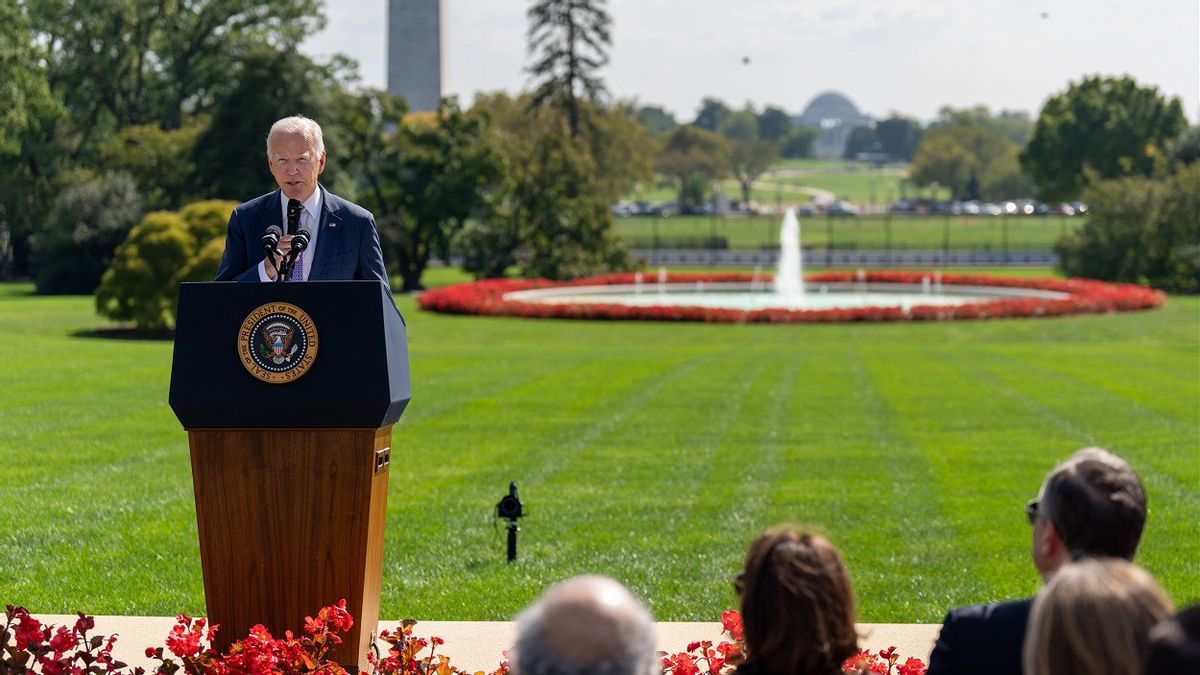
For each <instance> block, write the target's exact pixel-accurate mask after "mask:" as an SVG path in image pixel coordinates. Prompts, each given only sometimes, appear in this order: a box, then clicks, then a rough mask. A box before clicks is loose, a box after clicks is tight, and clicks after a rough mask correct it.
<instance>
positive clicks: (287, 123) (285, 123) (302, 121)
mask: <svg viewBox="0 0 1200 675" xmlns="http://www.w3.org/2000/svg"><path fill="white" fill-rule="evenodd" d="M275 134H300V135H301V136H304V140H306V141H308V144H309V145H310V146H311V147H313V148H314V149H316V151H317V157H320V156H321V155H323V154H325V136H324V134H322V133H321V125H320V124H317V123H316V121H315V120H310V119H309V118H307V117H305V116H304V115H292V116H291V117H285V118H283V119H281V120H279V121H278V122H276V123H275V124H272V125H271V130H270V131H268V132H267V159H268V160H269V159H271V139H272V138H273V137H274V136H275Z"/></svg>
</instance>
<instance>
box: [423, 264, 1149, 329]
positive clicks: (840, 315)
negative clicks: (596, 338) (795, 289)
mask: <svg viewBox="0 0 1200 675" xmlns="http://www.w3.org/2000/svg"><path fill="white" fill-rule="evenodd" d="M930 276H931V274H930V273H929V272H911V271H903V272H894V271H880V272H867V273H866V274H865V275H862V276H859V275H856V274H855V273H853V272H849V271H846V272H823V273H821V274H814V275H810V276H809V277H808V278H807V283H810V284H812V283H838V282H841V283H845V282H854V281H866V282H869V283H876V284H879V283H883V284H889V283H890V284H920V283H921V282H922V280H924V279H927V278H929V277H930ZM752 280H753V277H752V276H751V275H750V274H746V273H741V272H724V273H713V274H686V273H685V274H679V273H674V274H670V275H668V277H667V279H666V282H667V283H695V282H698V281H702V282H706V283H712V282H743V283H750V282H751V281H752ZM633 283H635V278H634V275H633V274H609V275H604V276H598V277H589V278H586V279H574V280H571V281H547V280H545V279H534V280H517V279H485V280H483V281H477V282H475V283H469V284H456V285H454V286H446V287H444V288H437V289H434V290H431V291H426V292H425V293H423V294H422V295H421V297H420V299H419V300H418V302H419V303H420V305H421V308H422V309H427V310H429V311H433V312H443V313H447V314H480V315H487V316H520V317H527V318H537V319H600V320H649V321H706V322H713V323H802V322H842V321H945V320H952V319H998V318H1012V317H1029V316H1064V315H1068V314H1103V313H1107V312H1128V311H1133V310H1138V309H1150V308H1153V307H1161V306H1162V305H1163V304H1165V303H1166V295H1165V294H1164V293H1162V292H1161V291H1156V290H1154V289H1151V288H1145V287H1143V286H1136V285H1134V284H1116V283H1108V282H1104V281H1093V280H1090V279H1066V280H1064V279H1050V278H1040V279H1024V278H1017V277H993V276H987V275H982V274H942V275H941V283H942V285H943V286H1000V287H1005V288H1029V289H1035V290H1043V291H1059V292H1062V293H1068V294H1069V296H1068V297H1067V298H1062V299H1050V298H999V299H995V300H989V301H986V302H979V303H969V304H963V305H957V306H946V305H915V306H913V307H909V308H908V309H907V310H905V309H902V308H900V307H853V308H835V309H779V308H772V309H755V310H737V309H719V308H712V307H689V306H682V305H681V306H674V305H654V306H648V307H633V306H629V305H618V304H611V303H587V304H582V303H580V304H569V303H549V302H545V303H543V302H524V301H520V300H505V299H504V295H505V294H506V293H512V292H514V291H523V290H527V289H533V288H555V287H566V286H603V285H617V284H633ZM653 283H654V282H647V283H646V286H647V287H652V286H653Z"/></svg>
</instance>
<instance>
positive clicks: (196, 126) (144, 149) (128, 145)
mask: <svg viewBox="0 0 1200 675" xmlns="http://www.w3.org/2000/svg"><path fill="white" fill-rule="evenodd" d="M207 124H208V123H207V120H205V119H203V118H199V117H191V118H188V121H187V123H186V124H184V125H183V126H181V127H179V128H178V129H170V130H166V129H163V128H162V127H160V126H159V125H158V124H157V123H155V124H137V125H131V126H127V127H124V128H122V129H121V130H119V131H118V132H117V133H116V134H115V135H113V137H112V138H110V139H109V140H108V141H107V142H105V143H104V144H103V145H102V146H101V148H100V161H101V164H102V165H103V166H106V167H108V168H109V169H110V170H112V171H120V172H123V173H128V174H129V175H130V176H131V177H132V178H133V180H134V182H136V183H137V186H138V190H139V191H140V192H141V193H142V195H143V196H144V197H145V199H146V208H148V209H157V210H163V209H174V208H178V207H179V205H180V204H182V203H183V202H184V201H185V200H186V199H187V198H188V197H189V196H191V193H192V191H193V190H194V178H193V168H192V156H193V154H194V152H195V150H196V143H197V140H198V139H199V137H200V135H201V134H202V133H203V132H204V131H205V128H206V127H207Z"/></svg>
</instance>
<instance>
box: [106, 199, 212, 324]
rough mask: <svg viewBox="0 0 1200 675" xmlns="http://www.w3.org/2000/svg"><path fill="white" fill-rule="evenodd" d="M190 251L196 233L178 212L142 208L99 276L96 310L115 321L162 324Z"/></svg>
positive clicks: (171, 313) (169, 315)
mask: <svg viewBox="0 0 1200 675" xmlns="http://www.w3.org/2000/svg"><path fill="white" fill-rule="evenodd" d="M195 252H196V238H195V237H193V236H192V235H191V233H189V232H188V228H187V225H186V224H185V223H184V220H183V218H182V217H180V216H179V214H177V213H172V212H169V211H154V212H151V213H148V214H146V217H145V218H144V219H142V221H141V222H140V223H138V224H137V225H135V226H134V227H133V229H131V230H130V231H129V236H128V237H127V238H126V239H125V241H124V242H123V243H122V244H121V245H120V247H118V248H117V250H116V254H115V256H114V258H113V263H112V266H111V267H109V268H108V270H107V271H106V272H105V273H104V276H103V278H102V279H101V280H100V286H99V288H97V289H96V311H97V312H99V313H100V314H101V315H103V316H107V317H108V318H110V319H114V320H116V321H133V322H134V323H136V324H137V327H138V329H139V330H142V331H148V330H159V329H162V328H166V327H167V326H168V325H170V324H171V323H173V322H174V319H175V308H176V306H177V305H178V304H179V279H178V278H179V275H180V271H181V270H183V269H184V267H185V266H186V264H187V262H188V260H189V259H190V258H192V256H194V255H195ZM214 272H215V270H214ZM210 278H211V277H210Z"/></svg>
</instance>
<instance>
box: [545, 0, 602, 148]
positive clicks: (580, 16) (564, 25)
mask: <svg viewBox="0 0 1200 675" xmlns="http://www.w3.org/2000/svg"><path fill="white" fill-rule="evenodd" d="M605 4H606V0H534V3H533V4H532V5H530V7H529V9H528V10H527V12H526V16H527V17H528V18H529V33H528V39H529V47H528V51H529V54H530V55H533V54H534V53H538V58H537V60H536V61H535V62H534V63H533V65H532V66H530V67H529V72H530V73H531V74H532V75H533V76H534V78H535V79H537V80H538V82H537V86H536V87H535V89H534V91H533V98H532V102H533V105H534V106H539V107H540V106H543V105H551V106H553V107H556V108H559V109H560V110H563V111H564V112H565V113H566V115H567V119H568V120H569V125H570V129H571V135H572V136H575V137H578V136H579V133H580V118H579V112H580V105H579V100H580V99H581V98H582V99H585V100H587V101H596V100H597V99H599V98H600V96H601V95H603V93H604V84H603V82H601V81H600V78H599V77H597V76H596V71H597V70H599V69H600V68H601V67H602V66H604V65H605V64H607V63H608V53H607V51H606V50H607V49H608V48H609V46H611V45H612V33H611V31H612V19H611V18H610V17H609V15H608V12H607V11H605V9H604V5H605Z"/></svg>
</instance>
